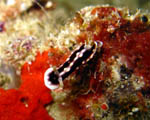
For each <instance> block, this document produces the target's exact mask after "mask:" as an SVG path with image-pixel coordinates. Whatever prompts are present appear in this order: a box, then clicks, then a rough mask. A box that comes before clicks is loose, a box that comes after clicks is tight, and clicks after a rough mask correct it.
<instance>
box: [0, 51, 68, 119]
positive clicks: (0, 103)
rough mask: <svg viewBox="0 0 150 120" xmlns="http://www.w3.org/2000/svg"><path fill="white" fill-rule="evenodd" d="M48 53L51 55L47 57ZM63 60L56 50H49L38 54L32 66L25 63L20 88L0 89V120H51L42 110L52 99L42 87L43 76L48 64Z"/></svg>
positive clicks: (55, 63)
mask: <svg viewBox="0 0 150 120" xmlns="http://www.w3.org/2000/svg"><path fill="white" fill-rule="evenodd" d="M57 51H58V50H57ZM49 53H50V54H53V55H51V56H49ZM60 58H61V59H60ZM65 59H66V57H65V56H63V55H61V54H60V53H58V52H56V49H50V50H48V51H45V52H43V53H42V54H40V53H38V54H37V57H36V60H35V61H34V62H32V64H28V63H25V64H24V66H23V67H22V70H21V80H22V84H21V86H20V88H19V89H17V90H15V89H11V90H3V89H0V108H1V109H0V120H10V119H11V120H33V119H34V120H52V118H51V117H50V116H49V115H48V113H47V111H46V110H45V108H44V106H45V105H46V104H48V103H50V102H51V101H52V97H51V95H50V91H49V89H47V88H46V87H45V85H44V81H43V75H44V72H45V70H46V69H47V68H48V67H49V65H50V64H52V65H57V64H58V65H59V64H60V63H62V62H63V61H64V60H65Z"/></svg>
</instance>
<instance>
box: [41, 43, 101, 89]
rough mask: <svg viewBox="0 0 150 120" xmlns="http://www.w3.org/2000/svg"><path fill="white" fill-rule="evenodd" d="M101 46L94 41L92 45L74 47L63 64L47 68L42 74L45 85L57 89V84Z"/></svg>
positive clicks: (85, 61) (91, 56) (90, 57)
mask: <svg viewBox="0 0 150 120" xmlns="http://www.w3.org/2000/svg"><path fill="white" fill-rule="evenodd" d="M101 47H102V42H96V41H95V42H94V44H93V45H91V46H90V45H86V44H82V45H81V46H79V47H78V48H76V49H75V50H74V51H73V52H72V54H71V55H70V57H68V59H67V60H66V62H65V63H64V64H62V65H61V66H60V67H58V68H56V70H54V68H52V67H51V68H48V69H47V70H46V72H45V74H44V82H45V86H46V87H48V88H49V89H51V90H54V89H57V88H58V87H59V84H60V83H62V81H63V80H64V79H65V78H66V77H68V76H69V75H70V74H71V73H72V72H73V71H74V70H75V69H76V68H78V67H79V66H80V65H82V64H85V63H87V62H88V61H89V60H91V59H92V58H93V56H94V55H95V53H96V52H97V51H99V48H101Z"/></svg>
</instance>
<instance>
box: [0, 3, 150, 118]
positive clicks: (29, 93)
mask: <svg viewBox="0 0 150 120" xmlns="http://www.w3.org/2000/svg"><path fill="white" fill-rule="evenodd" d="M53 40H54V41H53V44H54V45H56V47H51V48H49V49H48V50H46V51H44V52H43V53H42V54H41V53H40V52H37V56H36V58H35V60H34V61H33V62H26V63H25V64H24V65H23V66H22V67H21V85H20V87H19V88H18V89H10V90H4V89H2V88H1V89H0V108H1V109H0V120H10V119H12V120H16V119H17V120H32V119H36V120H51V119H53V118H54V119H56V120H62V119H64V120H65V119H67V120H71V119H72V120H78V119H79V120H100V119H101V120H103V119H104V120H106V119H109V120H126V119H129V120H135V119H136V120H138V119H139V120H144V119H150V61H149V59H150V52H149V51H150V24H149V18H148V16H147V15H146V14H141V13H140V12H139V11H138V12H137V13H136V14H135V15H130V14H129V11H128V9H126V8H114V7H110V6H96V7H94V6H93V7H86V8H84V9H82V10H81V11H79V12H77V13H76V16H75V17H74V19H73V20H72V21H71V22H69V23H68V24H67V25H66V26H65V28H64V29H63V30H61V31H60V33H59V34H58V36H57V37H56V38H53ZM93 41H101V42H103V46H102V48H101V52H100V53H97V54H96V55H95V56H94V57H93V59H92V60H90V61H89V62H88V63H87V64H85V65H81V66H79V69H77V70H75V72H73V73H72V74H71V75H70V76H69V77H68V78H66V80H65V81H64V86H63V89H58V90H55V91H51V92H50V90H49V89H48V88H46V87H45V85H44V78H43V77H44V72H45V71H46V69H47V68H48V67H50V66H51V67H53V66H56V67H58V66H60V65H61V64H63V63H64V61H65V60H66V58H67V56H69V54H70V53H71V52H72V51H73V50H72V49H74V48H75V47H76V46H78V45H79V44H83V43H86V44H91V43H92V42H93ZM37 51H38V50H37ZM51 95H52V96H51ZM52 97H53V98H52ZM46 109H47V111H46ZM48 112H49V114H50V115H51V116H52V117H53V118H51V117H50V115H49V114H48Z"/></svg>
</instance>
